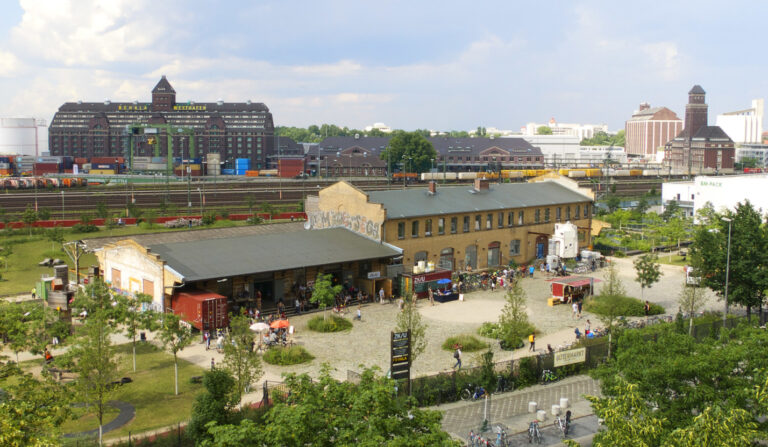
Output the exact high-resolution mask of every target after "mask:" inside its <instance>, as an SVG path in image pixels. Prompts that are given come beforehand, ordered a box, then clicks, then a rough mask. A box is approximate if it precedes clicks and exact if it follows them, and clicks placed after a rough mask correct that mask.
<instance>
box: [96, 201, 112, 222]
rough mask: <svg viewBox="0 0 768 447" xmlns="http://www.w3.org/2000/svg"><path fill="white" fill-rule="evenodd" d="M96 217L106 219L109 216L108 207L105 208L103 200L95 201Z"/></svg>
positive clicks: (105, 204)
mask: <svg viewBox="0 0 768 447" xmlns="http://www.w3.org/2000/svg"><path fill="white" fill-rule="evenodd" d="M96 217H98V218H99V219H106V218H107V217H109V208H107V203H106V202H105V201H103V200H100V201H99V202H97V203H96Z"/></svg>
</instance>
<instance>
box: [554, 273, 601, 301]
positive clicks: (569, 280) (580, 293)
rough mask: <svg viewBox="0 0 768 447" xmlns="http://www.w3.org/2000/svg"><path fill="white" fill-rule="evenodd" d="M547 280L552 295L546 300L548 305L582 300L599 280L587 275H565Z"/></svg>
mask: <svg viewBox="0 0 768 447" xmlns="http://www.w3.org/2000/svg"><path fill="white" fill-rule="evenodd" d="M549 281H550V285H549V287H550V289H551V291H552V297H551V298H550V299H549V302H548V304H549V305H550V306H554V305H555V304H560V303H571V302H573V301H574V300H576V301H579V300H582V299H584V298H586V297H587V296H590V295H592V294H593V292H594V285H595V283H597V282H600V280H599V279H595V278H590V277H588V276H566V277H564V278H555V279H552V280H549Z"/></svg>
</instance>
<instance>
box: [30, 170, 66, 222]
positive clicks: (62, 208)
mask: <svg viewBox="0 0 768 447" xmlns="http://www.w3.org/2000/svg"><path fill="white" fill-rule="evenodd" d="M35 184H37V179H35ZM61 219H62V220H63V219H64V190H63V189H62V190H61Z"/></svg>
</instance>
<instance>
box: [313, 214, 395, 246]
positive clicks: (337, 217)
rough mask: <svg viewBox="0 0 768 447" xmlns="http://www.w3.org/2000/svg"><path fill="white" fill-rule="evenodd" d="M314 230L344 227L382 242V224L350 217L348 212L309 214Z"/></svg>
mask: <svg viewBox="0 0 768 447" xmlns="http://www.w3.org/2000/svg"><path fill="white" fill-rule="evenodd" d="M308 217H309V226H310V228H312V229H313V230H319V229H322V228H331V227H344V228H347V229H349V230H352V231H354V232H356V233H360V234H362V235H363V236H366V237H369V238H371V239H374V240H376V241H381V224H382V222H376V221H373V220H370V219H368V218H367V217H365V216H359V215H350V214H349V213H347V212H346V211H314V212H309V213H308Z"/></svg>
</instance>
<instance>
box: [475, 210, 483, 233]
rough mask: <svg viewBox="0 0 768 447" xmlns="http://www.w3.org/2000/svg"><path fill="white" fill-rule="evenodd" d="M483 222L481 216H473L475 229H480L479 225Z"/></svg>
mask: <svg viewBox="0 0 768 447" xmlns="http://www.w3.org/2000/svg"><path fill="white" fill-rule="evenodd" d="M482 222H483V216H481V215H479V214H478V215H476V216H475V231H480V225H482Z"/></svg>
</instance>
